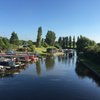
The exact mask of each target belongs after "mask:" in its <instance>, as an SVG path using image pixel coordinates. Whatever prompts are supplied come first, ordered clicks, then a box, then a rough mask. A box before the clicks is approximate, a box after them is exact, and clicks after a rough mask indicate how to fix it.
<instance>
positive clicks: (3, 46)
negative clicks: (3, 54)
mask: <svg viewBox="0 0 100 100" xmlns="http://www.w3.org/2000/svg"><path fill="white" fill-rule="evenodd" d="M0 48H2V49H4V48H5V44H4V42H3V40H2V38H0Z"/></svg>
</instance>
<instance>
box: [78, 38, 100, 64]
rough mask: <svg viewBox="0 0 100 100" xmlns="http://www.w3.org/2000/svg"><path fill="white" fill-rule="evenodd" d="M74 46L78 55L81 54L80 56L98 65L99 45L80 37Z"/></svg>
mask: <svg viewBox="0 0 100 100" xmlns="http://www.w3.org/2000/svg"><path fill="white" fill-rule="evenodd" d="M76 44H77V52H78V54H80V53H82V54H81V55H82V56H84V57H86V58H88V59H89V60H91V61H93V62H95V63H99V64H100V43H96V42H95V41H93V40H90V39H89V38H87V37H84V36H80V37H78V40H77V43H76Z"/></svg>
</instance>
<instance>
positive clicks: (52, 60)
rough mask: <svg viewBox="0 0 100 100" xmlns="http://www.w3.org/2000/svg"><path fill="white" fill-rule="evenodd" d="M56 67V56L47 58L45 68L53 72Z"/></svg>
mask: <svg viewBox="0 0 100 100" xmlns="http://www.w3.org/2000/svg"><path fill="white" fill-rule="evenodd" d="M54 66H55V57H54V56H47V57H46V59H45V67H46V70H51V69H53V68H54Z"/></svg>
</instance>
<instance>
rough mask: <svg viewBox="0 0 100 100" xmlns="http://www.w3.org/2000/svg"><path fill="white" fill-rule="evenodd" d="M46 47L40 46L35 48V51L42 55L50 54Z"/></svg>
mask: <svg viewBox="0 0 100 100" xmlns="http://www.w3.org/2000/svg"><path fill="white" fill-rule="evenodd" d="M46 49H47V48H45V47H40V48H37V47H36V48H35V51H36V52H37V53H38V54H40V55H41V56H46V55H48V53H47V52H46Z"/></svg>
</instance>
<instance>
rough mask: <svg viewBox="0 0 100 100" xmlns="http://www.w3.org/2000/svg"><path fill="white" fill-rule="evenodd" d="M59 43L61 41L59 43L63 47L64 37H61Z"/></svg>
mask: <svg viewBox="0 0 100 100" xmlns="http://www.w3.org/2000/svg"><path fill="white" fill-rule="evenodd" d="M58 43H59V45H60V46H61V47H62V44H63V38H62V37H59V39H58Z"/></svg>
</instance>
